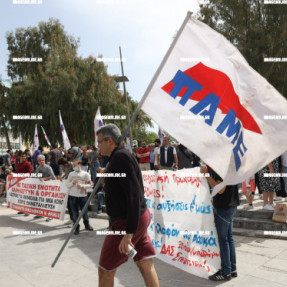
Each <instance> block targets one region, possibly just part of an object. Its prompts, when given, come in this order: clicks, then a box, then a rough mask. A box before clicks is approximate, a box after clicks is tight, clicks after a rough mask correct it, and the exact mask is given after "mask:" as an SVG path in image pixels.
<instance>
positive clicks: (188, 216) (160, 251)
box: [142, 168, 220, 278]
mask: <svg viewBox="0 0 287 287" xmlns="http://www.w3.org/2000/svg"><path fill="white" fill-rule="evenodd" d="M199 173H200V171H199V168H193V169H183V170H178V171H168V170H160V171H157V172H156V171H143V172H142V175H143V182H144V189H145V197H146V200H147V205H148V208H149V210H150V212H151V217H152V221H151V224H150V226H149V228H148V233H149V235H150V237H151V239H152V242H153V245H154V247H155V249H156V252H157V255H158V258H159V259H161V260H163V261H165V262H167V263H169V264H171V265H173V266H176V267H178V268H180V269H182V270H184V271H186V272H189V273H192V274H194V275H197V276H199V277H203V278H207V277H208V276H210V275H212V274H213V273H215V272H216V271H218V269H219V267H220V255H219V245H218V238H217V232H216V229H215V225H214V216H213V210H212V204H211V195H210V192H209V187H208V184H207V180H206V178H205V177H200V176H199Z"/></svg>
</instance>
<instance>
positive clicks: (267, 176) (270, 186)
mask: <svg viewBox="0 0 287 287" xmlns="http://www.w3.org/2000/svg"><path fill="white" fill-rule="evenodd" d="M279 172H280V170H279V160H278V158H276V159H274V160H273V161H272V162H271V163H269V164H268V165H267V166H265V167H263V168H262V169H261V170H259V172H258V176H259V186H260V189H261V190H262V194H263V209H266V210H272V211H273V210H274V209H275V208H274V203H273V199H274V192H277V191H279V190H280V189H281V183H280V177H276V176H273V175H272V174H274V173H279Z"/></svg>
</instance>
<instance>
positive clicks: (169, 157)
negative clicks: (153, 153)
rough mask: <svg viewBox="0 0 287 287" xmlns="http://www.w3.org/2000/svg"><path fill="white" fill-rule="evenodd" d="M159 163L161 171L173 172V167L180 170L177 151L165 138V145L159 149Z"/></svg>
mask: <svg viewBox="0 0 287 287" xmlns="http://www.w3.org/2000/svg"><path fill="white" fill-rule="evenodd" d="M157 162H159V164H160V169H167V170H172V169H173V166H174V168H175V169H178V158H177V154H176V149H175V148H174V147H171V146H170V145H169V138H168V137H164V138H163V145H162V146H161V147H160V149H159V154H158V155H157Z"/></svg>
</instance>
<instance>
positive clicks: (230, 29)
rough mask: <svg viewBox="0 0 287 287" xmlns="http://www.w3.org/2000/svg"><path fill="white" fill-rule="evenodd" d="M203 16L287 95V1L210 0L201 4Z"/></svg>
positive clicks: (203, 18)
mask: <svg viewBox="0 0 287 287" xmlns="http://www.w3.org/2000/svg"><path fill="white" fill-rule="evenodd" d="M198 18H199V20H201V21H203V22H205V23H206V24H208V25H209V26H210V27H212V28H213V29H215V30H217V31H218V32H220V33H221V34H223V35H224V36H225V37H226V38H227V39H228V40H229V41H231V42H232V43H233V44H234V45H235V46H236V47H237V48H238V49H239V50H240V52H241V53H242V54H243V56H244V57H245V58H246V60H247V61H248V63H249V64H250V65H251V66H252V67H253V68H254V69H255V70H257V71H258V72H259V73H260V74H261V75H262V76H263V77H265V78H266V79H267V80H268V81H269V82H270V83H271V84H272V85H273V86H274V87H275V88H276V89H277V90H278V91H279V92H280V93H281V94H282V95H283V96H285V97H287V86H286V77H287V76H286V75H287V67H286V62H264V58H284V57H286V47H287V37H286V35H287V5H269V4H265V5H264V0H210V1H209V4H207V5H201V9H200V13H199V15H198Z"/></svg>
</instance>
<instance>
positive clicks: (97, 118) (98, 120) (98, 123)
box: [94, 107, 104, 147]
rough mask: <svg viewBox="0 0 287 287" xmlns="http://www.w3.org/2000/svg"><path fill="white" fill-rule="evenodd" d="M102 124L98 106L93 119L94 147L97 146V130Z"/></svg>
mask: <svg viewBox="0 0 287 287" xmlns="http://www.w3.org/2000/svg"><path fill="white" fill-rule="evenodd" d="M103 125H104V122H103V119H102V116H101V112H100V107H98V109H97V112H96V116H95V119H94V132H95V147H98V142H97V134H96V132H97V130H98V129H99V128H100V127H102V126H103Z"/></svg>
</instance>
